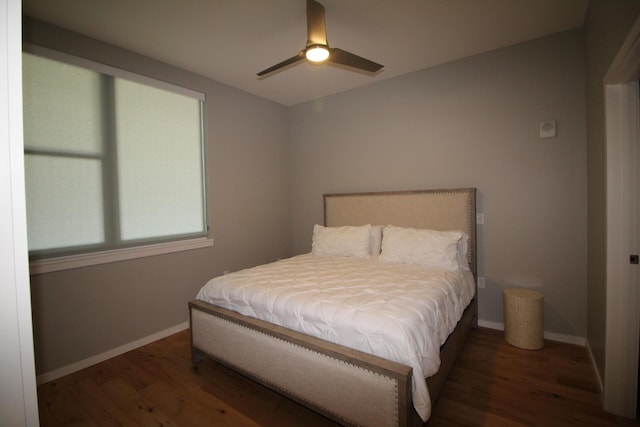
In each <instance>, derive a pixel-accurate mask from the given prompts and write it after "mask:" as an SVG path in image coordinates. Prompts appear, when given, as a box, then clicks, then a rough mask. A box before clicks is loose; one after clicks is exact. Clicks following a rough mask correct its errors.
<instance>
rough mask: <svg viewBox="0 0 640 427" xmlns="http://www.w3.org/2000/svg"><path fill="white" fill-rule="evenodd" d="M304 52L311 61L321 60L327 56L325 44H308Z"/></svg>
mask: <svg viewBox="0 0 640 427" xmlns="http://www.w3.org/2000/svg"><path fill="white" fill-rule="evenodd" d="M304 54H305V56H306V57H307V59H308V60H309V61H311V62H323V61H326V60H327V58H328V57H329V49H328V48H327V46H322V45H313V46H309V47H308V48H307V50H306V51H305V52H304Z"/></svg>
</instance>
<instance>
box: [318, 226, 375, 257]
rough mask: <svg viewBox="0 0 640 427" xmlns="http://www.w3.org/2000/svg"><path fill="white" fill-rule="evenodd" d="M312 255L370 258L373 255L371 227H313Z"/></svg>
mask: <svg viewBox="0 0 640 427" xmlns="http://www.w3.org/2000/svg"><path fill="white" fill-rule="evenodd" d="M311 253H313V254H314V255H331V256H345V257H355V258H368V257H369V254H370V253H371V225H369V224H367V225H362V226H345V227H324V226H322V225H318V224H316V225H315V226H314V227H313V238H312V242H311Z"/></svg>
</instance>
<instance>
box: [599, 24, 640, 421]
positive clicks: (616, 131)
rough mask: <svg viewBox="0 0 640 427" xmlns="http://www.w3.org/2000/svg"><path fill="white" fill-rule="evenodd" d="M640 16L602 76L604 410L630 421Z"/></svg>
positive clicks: (637, 316) (637, 320) (637, 308)
mask: <svg viewBox="0 0 640 427" xmlns="http://www.w3.org/2000/svg"><path fill="white" fill-rule="evenodd" d="M639 78H640V18H638V19H637V20H636V22H635V24H634V26H633V27H632V29H631V31H630V33H629V35H628V36H627V39H626V41H625V42H624V44H623V45H622V47H621V49H620V51H619V52H618V55H617V56H616V58H615V59H614V61H613V63H612V65H611V67H610V68H609V71H608V72H607V74H606V76H605V78H604V84H605V86H604V92H605V117H606V179H607V196H606V198H607V207H606V209H607V284H606V287H607V290H606V295H607V302H606V310H607V313H606V322H607V325H606V343H605V371H604V399H603V406H604V409H605V410H606V411H608V412H612V413H614V414H617V415H621V416H625V417H628V418H635V417H636V411H637V404H638V398H637V394H638V356H639V348H638V340H639V337H640V289H639V287H638V278H639V277H640V276H639V274H638V268H640V267H639V266H637V265H631V264H630V262H629V255H630V254H638V250H639V249H640V248H639V237H638V236H639V234H640V227H639V218H640V208H639V197H638V194H639V192H640V185H639V184H638V181H639V180H640V171H639V170H638V154H639V153H638V150H639V149H640V131H639V130H640V94H639V92H638V90H639V87H638V79H639Z"/></svg>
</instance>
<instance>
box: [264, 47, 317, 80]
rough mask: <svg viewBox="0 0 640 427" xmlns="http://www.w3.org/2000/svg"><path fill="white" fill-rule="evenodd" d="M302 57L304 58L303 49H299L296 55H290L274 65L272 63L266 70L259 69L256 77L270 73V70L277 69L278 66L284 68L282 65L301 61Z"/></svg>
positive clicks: (285, 65)
mask: <svg viewBox="0 0 640 427" xmlns="http://www.w3.org/2000/svg"><path fill="white" fill-rule="evenodd" d="M304 59H305V56H304V51H303V50H301V51H300V52H299V53H298V54H297V55H296V56H292V57H291V58H289V59H285V60H284V61H282V62H280V63H278V64H276V65H274V66H272V67H269V68H267V69H266V70H262V71H260V72H259V73H258V77H262V76H264V75H265V74H269V73H272V72H274V71H276V70H279V69H280V68H284V67H287V66H289V65H293V64H295V63H296V62H300V61H303V60H304Z"/></svg>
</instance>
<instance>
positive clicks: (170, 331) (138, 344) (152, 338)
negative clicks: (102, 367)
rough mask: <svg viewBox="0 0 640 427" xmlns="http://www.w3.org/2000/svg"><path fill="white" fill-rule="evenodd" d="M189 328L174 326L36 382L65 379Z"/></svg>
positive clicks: (57, 371)
mask: <svg viewBox="0 0 640 427" xmlns="http://www.w3.org/2000/svg"><path fill="white" fill-rule="evenodd" d="M188 328H189V322H184V323H180V324H179V325H176V326H173V327H171V328H169V329H165V330H163V331H160V332H156V333H155V334H152V335H149V336H146V337H144V338H140V339H139V340H135V341H133V342H130V343H127V344H125V345H122V346H120V347H116V348H113V349H111V350H109V351H105V352H104V353H100V354H96V355H95V356H91V357H89V358H87V359H84V360H80V361H78V362H75V363H72V364H71V365H67V366H63V367H62V368H59V369H54V370H53V371H49V372H45V373H44V374H42V375H38V376H37V377H36V382H37V384H38V385H40V384H44V383H48V382H50V381H53V380H56V379H58V378H61V377H64V376H65V375H69V374H72V373H74V372H77V371H80V370H82V369H84V368H88V367H89V366H93V365H96V364H98V363H100V362H104V361H105V360H108V359H111V358H112V357H116V356H119V355H121V354H124V353H127V352H129V351H131V350H135V349H136V348H140V347H142V346H144V345H147V344H150V343H152V342H154V341H158V340H161V339H163V338H166V337H168V336H170V335H173V334H176V333H178V332H181V331H184V330H185V329H188Z"/></svg>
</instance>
